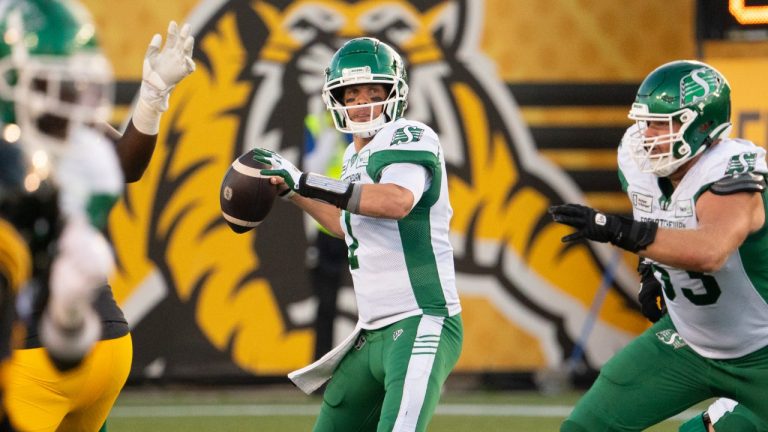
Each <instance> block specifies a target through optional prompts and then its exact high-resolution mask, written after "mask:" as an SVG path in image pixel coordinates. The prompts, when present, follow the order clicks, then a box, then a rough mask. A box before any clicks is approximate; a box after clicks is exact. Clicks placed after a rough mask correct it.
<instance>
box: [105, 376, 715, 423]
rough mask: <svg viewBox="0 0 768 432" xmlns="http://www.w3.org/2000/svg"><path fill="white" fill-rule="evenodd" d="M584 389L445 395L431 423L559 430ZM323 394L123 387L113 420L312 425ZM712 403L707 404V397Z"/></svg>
mask: <svg viewBox="0 0 768 432" xmlns="http://www.w3.org/2000/svg"><path fill="white" fill-rule="evenodd" d="M579 396H580V393H577V392H569V393H566V394H562V395H558V396H542V395H540V394H538V393H535V392H493V393H488V392H457V391H448V392H446V394H445V395H444V396H443V398H442V400H441V403H440V406H439V407H438V412H437V413H436V415H435V417H434V418H433V420H432V423H431V424H430V427H429V430H430V431H439V432H459V431H473V432H474V431H482V432H497V431H498V432H502V431H503V432H509V431H524V432H538V431H557V430H558V427H559V425H560V422H561V421H562V420H563V418H564V416H566V415H567V413H568V412H569V411H570V409H571V407H572V406H573V404H574V403H575V402H576V400H577V399H578V397H579ZM319 405H320V398H319V397H318V396H305V395H304V394H302V393H301V392H300V391H299V390H296V389H293V388H288V387H269V388H255V389H237V390H232V389H228V390H211V389H183V390H168V389H163V390H161V389H146V388H127V389H125V390H124V391H123V393H122V394H121V396H120V398H119V399H118V402H117V404H116V405H115V407H114V409H113V410H112V414H111V415H110V418H109V420H108V429H109V431H110V432H129V431H130V432H135V431H143V432H144V431H146V432H151V431H158V432H159V431H163V432H177V431H178V432H198V431H228V432H239V431H248V432H252V431H258V432H272V431H274V432H293V431H309V430H311V429H312V425H313V423H314V418H315V415H316V414H317V411H318V409H319ZM702 406H704V405H702ZM694 412H695V411H693V410H689V411H688V412H687V413H684V414H683V415H682V416H678V417H677V418H676V419H673V420H668V421H666V422H664V423H662V424H660V425H657V426H655V427H653V428H651V429H648V430H649V431H652V432H673V431H677V428H678V426H679V425H680V423H681V420H680V419H682V418H688V417H689V416H690V415H692V414H693V413H694Z"/></svg>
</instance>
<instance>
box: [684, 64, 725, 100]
mask: <svg viewBox="0 0 768 432" xmlns="http://www.w3.org/2000/svg"><path fill="white" fill-rule="evenodd" d="M721 85H722V81H721V80H720V78H719V77H718V76H717V74H715V72H714V71H713V70H712V69H710V68H701V69H696V70H693V71H691V73H690V74H689V75H686V76H684V77H683V79H681V80H680V95H681V97H680V106H681V107H683V106H685V105H691V104H695V103H696V102H698V101H700V100H704V99H706V98H707V96H709V95H710V94H711V93H714V92H716V91H719V90H720V87H721Z"/></svg>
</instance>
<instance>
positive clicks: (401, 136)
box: [389, 126, 424, 146]
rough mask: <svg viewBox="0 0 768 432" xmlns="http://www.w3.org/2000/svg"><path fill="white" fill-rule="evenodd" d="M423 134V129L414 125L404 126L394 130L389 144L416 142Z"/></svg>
mask: <svg viewBox="0 0 768 432" xmlns="http://www.w3.org/2000/svg"><path fill="white" fill-rule="evenodd" d="M422 135H424V129H422V128H419V127H416V126H405V127H401V128H400V129H398V130H396V131H395V133H394V135H392V142H390V143H389V145H390V146H394V145H398V144H407V143H409V142H418V141H419V140H421V136H422Z"/></svg>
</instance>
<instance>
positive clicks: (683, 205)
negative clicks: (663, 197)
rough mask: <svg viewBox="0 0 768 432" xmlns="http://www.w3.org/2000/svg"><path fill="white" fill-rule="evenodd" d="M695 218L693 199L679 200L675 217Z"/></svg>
mask: <svg viewBox="0 0 768 432" xmlns="http://www.w3.org/2000/svg"><path fill="white" fill-rule="evenodd" d="M690 216H693V201H692V200H691V199H681V200H677V204H676V205H675V217H690Z"/></svg>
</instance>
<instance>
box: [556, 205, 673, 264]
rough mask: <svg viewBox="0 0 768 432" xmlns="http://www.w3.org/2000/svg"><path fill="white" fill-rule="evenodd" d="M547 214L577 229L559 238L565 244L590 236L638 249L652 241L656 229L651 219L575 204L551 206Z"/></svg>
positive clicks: (635, 250)
mask: <svg viewBox="0 0 768 432" xmlns="http://www.w3.org/2000/svg"><path fill="white" fill-rule="evenodd" d="M549 213H550V214H551V215H552V219H553V220H554V221H555V222H558V223H561V224H564V225H568V226H572V227H574V228H576V232H574V233H572V234H569V235H567V236H565V237H563V238H562V241H563V242H564V243H569V242H573V241H577V240H581V239H589V240H594V241H598V242H602V243H606V242H610V243H612V244H614V245H616V246H618V247H620V248H622V249H626V250H628V251H631V252H638V251H641V250H643V249H645V248H646V247H647V246H648V245H649V244H651V243H653V241H654V239H655V238H656V230H657V229H658V225H657V224H656V223H654V222H638V221H635V220H633V219H630V218H628V217H625V216H618V215H612V214H609V213H601V212H598V211H596V210H595V209H592V208H590V207H585V206H582V205H578V204H563V205H557V206H552V207H550V208H549Z"/></svg>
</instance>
